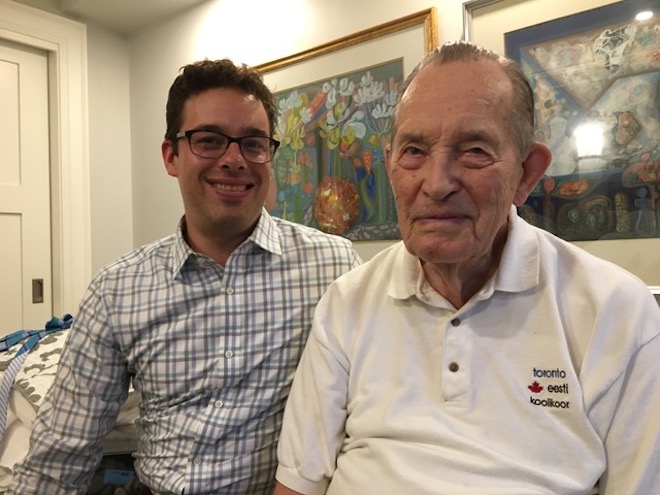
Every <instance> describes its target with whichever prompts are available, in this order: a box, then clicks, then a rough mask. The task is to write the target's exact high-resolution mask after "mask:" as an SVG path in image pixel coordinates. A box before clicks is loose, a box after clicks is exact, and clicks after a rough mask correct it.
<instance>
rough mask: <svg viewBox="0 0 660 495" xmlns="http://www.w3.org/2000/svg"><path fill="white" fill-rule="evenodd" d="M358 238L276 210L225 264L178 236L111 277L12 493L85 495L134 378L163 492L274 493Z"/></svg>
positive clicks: (142, 428) (151, 462) (107, 272)
mask: <svg viewBox="0 0 660 495" xmlns="http://www.w3.org/2000/svg"><path fill="white" fill-rule="evenodd" d="M359 263H360V260H359V257H358V256H357V254H356V253H355V252H354V251H353V249H352V247H351V244H350V242H349V241H347V240H345V239H342V238H340V237H336V236H329V235H327V234H323V233H321V232H318V231H316V230H313V229H309V228H306V227H303V226H300V225H296V224H292V223H290V222H286V221H283V220H281V219H278V218H272V217H270V216H269V215H268V214H267V213H265V212H264V213H263V214H262V216H261V219H260V220H259V223H258V225H257V227H256V229H255V231H254V232H253V233H252V235H251V236H250V238H249V239H248V240H246V241H245V242H244V243H243V244H242V245H241V246H240V247H239V248H238V249H236V251H235V252H234V253H233V254H232V255H231V257H230V258H229V260H228V261H227V263H226V266H225V267H224V268H223V267H222V266H220V265H219V264H218V263H216V262H215V261H213V260H212V259H210V258H208V257H206V256H204V255H200V254H198V253H194V252H193V251H192V250H191V249H190V247H189V246H188V245H187V244H186V242H185V241H184V238H183V233H182V227H181V226H180V227H179V229H178V230H177V233H176V234H174V235H171V236H169V237H166V238H164V239H162V240H160V241H158V242H155V243H152V244H149V245H146V246H144V247H142V248H140V249H138V250H136V251H134V252H132V253H130V254H128V255H126V256H124V257H122V258H120V259H119V260H117V261H116V262H115V263H113V264H111V265H109V266H108V267H106V268H105V269H103V270H102V271H101V272H100V273H99V274H98V275H97V276H96V277H95V278H94V280H93V281H92V283H91V284H90V287H89V289H88V292H87V294H86V296H85V298H84V299H83V302H82V303H81V306H80V310H79V312H78V314H77V315H75V322H74V325H73V328H72V329H71V330H69V332H70V333H69V336H68V339H67V345H66V346H65V350H64V352H63V355H62V360H61V362H60V367H59V370H58V374H57V378H56V380H55V383H54V385H53V386H52V387H51V389H50V391H49V393H48V394H47V397H46V398H45V400H44V404H43V405H42V407H41V410H40V413H39V417H38V418H37V421H36V422H35V426H34V430H33V434H32V439H31V445H32V448H31V451H30V454H29V455H28V457H27V459H26V461H25V462H24V463H23V464H22V465H20V466H18V467H17V472H18V476H17V479H15V480H14V486H13V491H10V493H20V494H22V495H26V494H39V495H43V494H46V493H47V494H49V495H65V494H66V495H70V494H72V493H78V494H84V493H85V490H86V486H87V485H88V483H89V482H90V480H91V476H92V474H93V471H94V469H95V467H96V466H97V464H98V462H99V461H100V457H101V455H102V441H103V439H104V437H105V436H106V434H107V433H108V432H109V431H110V430H111V429H112V427H113V425H114V422H115V419H116V417H117V414H118V411H119V408H120V406H121V405H122V403H123V402H124V401H125V399H126V397H127V393H128V389H129V385H130V383H131V381H132V384H133V386H134V388H135V389H136V390H137V391H138V392H139V393H140V394H141V398H142V401H141V404H140V418H139V419H138V422H137V427H138V449H137V452H136V454H135V456H136V463H135V467H136V472H137V474H138V476H139V477H140V479H141V480H142V481H143V482H144V483H145V484H147V485H148V486H149V487H150V488H151V489H152V491H153V492H154V493H159V494H170V493H176V494H181V493H182V492H183V491H184V489H185V494H186V495H195V494H211V493H212V494H220V493H222V494H237V495H238V494H240V495H248V494H255V495H256V494H267V495H270V493H271V490H272V488H273V483H274V473H275V468H276V464H277V461H276V445H277V440H278V435H279V430H280V426H281V420H282V413H283V410H284V405H285V401H286V398H287V395H288V393H289V388H290V384H291V380H292V378H293V374H294V372H295V369H296V365H297V363H298V359H299V356H300V354H301V352H302V348H303V346H304V343H305V340H306V338H307V335H308V331H309V328H310V324H311V318H312V314H313V311H314V308H315V306H316V303H317V302H318V299H319V298H320V296H321V295H322V294H323V292H324V291H325V289H326V288H327V286H328V285H329V284H330V283H331V282H332V281H333V280H334V279H335V278H337V277H338V276H340V275H341V274H342V273H344V272H346V271H348V270H350V269H351V268H352V267H354V266H356V265H358V264H359Z"/></svg>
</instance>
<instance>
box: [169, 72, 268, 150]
mask: <svg viewBox="0 0 660 495" xmlns="http://www.w3.org/2000/svg"><path fill="white" fill-rule="evenodd" d="M216 88H232V89H236V90H239V91H243V92H245V93H247V94H250V95H253V96H254V97H256V98H257V99H258V100H259V101H261V103H262V104H263V106H264V109H265V110H266V115H267V116H268V124H269V126H270V129H269V133H270V135H271V137H272V135H273V130H274V129H275V112H276V108H275V101H274V99H273V94H272V93H271V91H270V90H269V89H268V87H267V86H266V85H265V84H264V81H263V77H262V76H261V74H260V73H259V72H258V71H257V70H256V69H253V68H251V67H248V66H247V65H245V64H242V65H236V64H234V63H233V62H232V61H231V60H229V59H222V60H208V59H205V60H201V61H199V62H195V63H192V64H189V65H184V66H183V67H181V74H179V75H178V76H177V77H176V79H174V82H173V83H172V86H170V91H169V93H168V96H167V106H166V109H165V120H166V123H167V130H166V131H165V139H169V140H170V141H172V143H173V144H174V152H175V153H177V152H178V149H177V141H176V138H175V136H176V133H177V132H179V131H180V130H182V129H181V123H182V121H183V106H184V105H185V103H186V101H188V99H189V98H190V97H192V96H195V95H197V94H199V93H202V92H204V91H207V90H209V89H216Z"/></svg>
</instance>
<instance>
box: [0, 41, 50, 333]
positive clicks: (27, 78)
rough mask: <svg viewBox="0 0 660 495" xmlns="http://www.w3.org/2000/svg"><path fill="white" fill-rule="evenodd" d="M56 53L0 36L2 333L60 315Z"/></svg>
mask: <svg viewBox="0 0 660 495" xmlns="http://www.w3.org/2000/svg"><path fill="white" fill-rule="evenodd" d="M49 157H50V153H49V122H48V56H47V53H46V52H45V51H41V50H38V49H35V48H32V47H27V46H23V45H19V44H16V43H13V42H11V41H8V40H3V39H0V315H2V316H1V317H0V336H2V335H5V334H6V333H8V332H10V331H14V330H20V329H36V328H43V326H44V323H45V322H46V321H48V320H49V319H50V318H51V316H52V288H51V287H52V280H51V233H50V224H51V217H50V179H49V169H50V161H49Z"/></svg>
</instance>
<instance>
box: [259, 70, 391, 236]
mask: <svg viewBox="0 0 660 495" xmlns="http://www.w3.org/2000/svg"><path fill="white" fill-rule="evenodd" d="M402 80H403V63H402V60H401V59H398V60H393V61H389V62H386V63H381V64H378V65H376V66H372V67H368V68H364V69H360V70H357V71H353V72H351V73H347V74H343V75H338V76H335V77H332V78H329V79H324V80H320V81H316V82H313V83H309V84H305V85H304V86H301V87H297V88H293V89H290V90H286V91H282V92H279V93H276V94H275V99H276V103H277V108H278V114H277V124H276V128H275V134H274V137H275V139H277V140H278V141H280V142H281V145H280V148H279V151H278V153H277V155H276V157H275V161H274V163H273V170H274V175H275V181H276V183H277V198H276V204H275V208H274V210H273V212H272V213H273V214H274V215H277V216H279V217H281V218H284V219H287V220H291V221H294V222H297V223H302V224H305V225H310V226H313V227H316V228H319V229H321V230H323V231H325V232H330V233H333V234H338V235H343V236H345V237H347V238H349V239H352V240H356V241H362V240H375V239H396V238H397V236H399V235H400V234H399V230H398V226H397V216H396V210H395V208H394V200H393V196H392V191H391V188H390V185H389V181H388V178H387V173H386V171H385V147H386V146H387V144H388V141H389V136H390V130H391V125H392V111H393V106H394V103H395V101H396V96H397V91H398V89H399V87H400V85H401V83H402Z"/></svg>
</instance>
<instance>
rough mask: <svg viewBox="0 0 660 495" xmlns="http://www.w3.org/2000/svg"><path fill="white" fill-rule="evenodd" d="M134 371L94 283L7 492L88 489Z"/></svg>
mask: <svg viewBox="0 0 660 495" xmlns="http://www.w3.org/2000/svg"><path fill="white" fill-rule="evenodd" d="M129 382H130V377H129V375H128V372H127V370H126V365H125V360H124V359H123V357H122V354H121V352H120V350H119V347H118V345H117V344H116V342H115V340H114V338H113V334H112V331H111V322H110V319H109V316H108V312H107V311H106V308H105V306H104V303H103V299H102V298H101V297H100V295H99V294H98V293H97V291H96V290H95V288H94V286H93V285H92V286H90V289H89V290H88V292H87V295H86V296H85V298H84V300H83V302H82V303H81V306H80V309H79V314H78V315H77V316H76V317H74V324H73V326H72V327H71V329H70V330H68V336H67V341H66V344H65V346H64V350H63V352H62V357H61V360H60V363H59V367H58V370H57V374H56V376H55V379H54V382H53V385H52V386H51V388H50V389H49V391H48V393H47V394H46V396H45V397H44V402H43V404H42V406H41V408H40V409H39V413H38V415H37V418H36V420H35V422H34V426H33V429H32V434H31V437H30V451H29V452H28V455H27V457H26V458H25V459H24V460H23V461H22V463H20V464H17V465H16V466H15V475H14V479H13V480H12V483H11V485H10V487H9V490H8V492H7V495H12V494H21V495H42V494H44V493H48V494H49V495H71V494H79V495H84V494H85V493H86V492H87V487H88V485H89V483H90V482H91V478H92V476H93V475H94V472H95V470H96V468H97V467H98V465H99V463H100V460H101V456H102V450H103V440H104V439H105V437H106V435H107V434H108V432H109V431H110V430H111V429H112V428H113V427H114V425H115V422H116V420H117V415H118V413H119V409H120V407H121V405H122V404H123V403H124V402H125V400H126V398H127V396H128V388H129Z"/></svg>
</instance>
